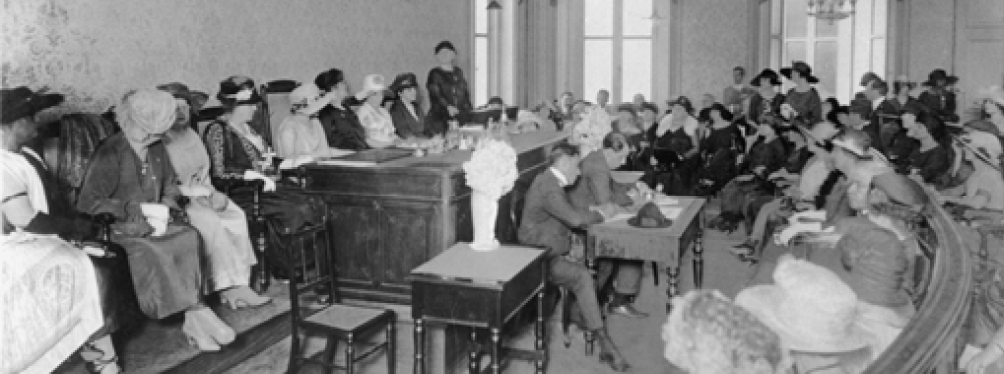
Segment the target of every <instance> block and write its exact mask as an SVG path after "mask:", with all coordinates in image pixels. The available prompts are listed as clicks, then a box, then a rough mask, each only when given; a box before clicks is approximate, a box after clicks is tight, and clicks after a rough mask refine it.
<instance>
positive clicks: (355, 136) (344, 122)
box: [314, 69, 370, 151]
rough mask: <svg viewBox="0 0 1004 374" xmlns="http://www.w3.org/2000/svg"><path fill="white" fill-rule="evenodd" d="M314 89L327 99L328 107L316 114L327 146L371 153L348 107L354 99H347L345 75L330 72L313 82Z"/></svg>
mask: <svg viewBox="0 0 1004 374" xmlns="http://www.w3.org/2000/svg"><path fill="white" fill-rule="evenodd" d="M314 85H316V86H317V88H318V89H319V90H321V92H322V93H323V94H324V96H325V97H327V98H329V99H330V102H329V103H328V105H326V106H325V107H324V108H322V109H321V110H320V111H319V112H318V113H317V118H318V119H319V120H320V121H321V126H323V127H324V133H325V135H326V137H327V139H328V146H329V147H333V148H338V149H348V150H352V151H360V150H364V149H370V146H369V144H367V143H366V129H364V128H363V125H362V124H361V123H359V117H357V116H356V112H355V111H354V110H352V109H351V108H350V107H349V105H348V102H349V101H351V99H354V98H352V97H350V96H349V84H348V83H347V82H345V74H344V73H342V71H341V70H338V69H330V70H328V71H325V72H323V73H321V74H318V75H317V77H316V78H314Z"/></svg>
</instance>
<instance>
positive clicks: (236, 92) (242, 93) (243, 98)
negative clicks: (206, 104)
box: [216, 75, 261, 107]
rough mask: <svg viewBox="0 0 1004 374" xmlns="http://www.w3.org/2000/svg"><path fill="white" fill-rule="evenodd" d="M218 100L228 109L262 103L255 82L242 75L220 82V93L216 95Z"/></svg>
mask: <svg viewBox="0 0 1004 374" xmlns="http://www.w3.org/2000/svg"><path fill="white" fill-rule="evenodd" d="M216 98H217V99H219V100H220V103H222V104H223V105H224V106H227V107H233V106H238V105H253V104H258V103H260V102H261V96H260V95H259V94H258V89H257V88H255V84H254V81H253V80H251V78H248V77H245V76H242V75H235V76H232V77H230V78H227V79H226V80H224V81H222V82H220V92H219V93H217V94H216Z"/></svg>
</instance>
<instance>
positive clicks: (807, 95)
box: [781, 61, 823, 127]
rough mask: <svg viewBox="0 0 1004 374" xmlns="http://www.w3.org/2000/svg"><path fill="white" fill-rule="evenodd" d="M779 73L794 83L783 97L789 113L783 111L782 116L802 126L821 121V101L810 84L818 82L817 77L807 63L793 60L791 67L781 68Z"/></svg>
mask: <svg viewBox="0 0 1004 374" xmlns="http://www.w3.org/2000/svg"><path fill="white" fill-rule="evenodd" d="M781 75H783V76H784V77H785V78H788V79H789V80H791V81H792V82H794V83H795V87H792V88H791V89H790V90H788V95H787V96H786V97H785V103H786V104H788V106H790V113H784V114H785V116H784V117H785V118H786V119H788V120H789V121H792V122H793V123H794V124H796V125H801V126H802V127H807V126H808V125H809V124H813V123H816V122H819V121H822V120H823V102H822V100H821V99H820V98H819V92H816V88H815V87H812V86H811V85H812V84H816V83H819V78H816V77H815V76H813V75H812V68H811V67H809V64H806V63H805V62H802V61H795V62H794V63H792V65H791V67H787V68H781Z"/></svg>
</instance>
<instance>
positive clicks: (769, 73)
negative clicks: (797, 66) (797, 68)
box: [750, 69, 781, 87]
mask: <svg viewBox="0 0 1004 374" xmlns="http://www.w3.org/2000/svg"><path fill="white" fill-rule="evenodd" d="M764 78H767V79H770V85H771V86H780V85H781V76H779V75H777V72H776V71H774V69H763V71H761V72H760V74H757V75H756V76H755V77H753V79H752V80H750V86H753V87H760V81H761V80H763V79H764Z"/></svg>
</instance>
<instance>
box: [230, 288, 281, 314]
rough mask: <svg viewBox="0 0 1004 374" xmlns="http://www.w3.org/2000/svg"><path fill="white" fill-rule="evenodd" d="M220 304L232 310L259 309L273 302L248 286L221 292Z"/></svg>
mask: <svg viewBox="0 0 1004 374" xmlns="http://www.w3.org/2000/svg"><path fill="white" fill-rule="evenodd" d="M220 302H221V303H223V305H226V306H228V307H230V309H233V310H237V309H241V308H249V307H258V306H262V305H265V304H268V303H270V302H272V299H271V298H268V297H265V296H261V295H259V294H257V293H255V292H254V291H252V290H251V287H248V286H237V287H233V288H228V289H226V290H223V291H222V292H220Z"/></svg>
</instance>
